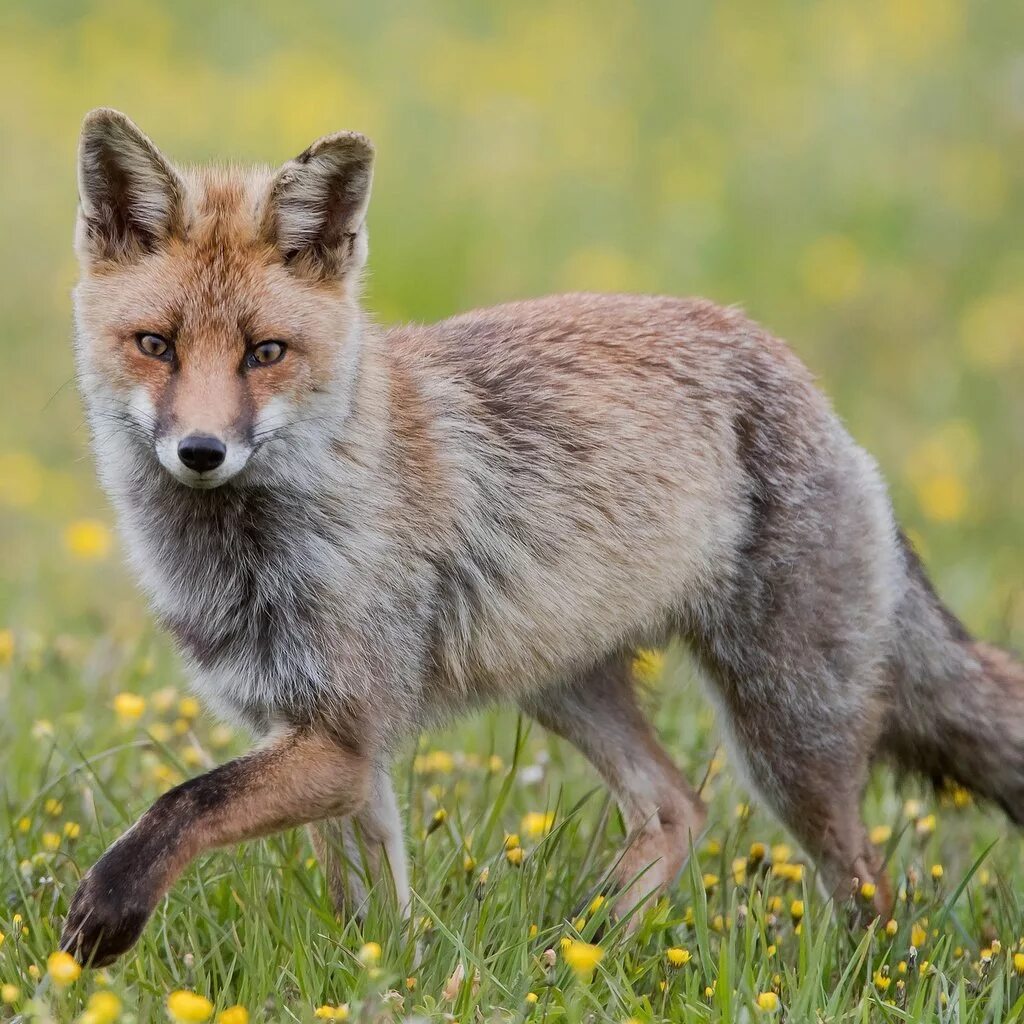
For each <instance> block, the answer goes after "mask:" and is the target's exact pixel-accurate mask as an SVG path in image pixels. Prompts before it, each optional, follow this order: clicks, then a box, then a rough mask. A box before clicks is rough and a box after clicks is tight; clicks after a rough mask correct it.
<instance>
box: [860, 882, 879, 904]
mask: <svg viewBox="0 0 1024 1024" xmlns="http://www.w3.org/2000/svg"><path fill="white" fill-rule="evenodd" d="M877 891H878V887H877V886H876V885H875V883H874V882H864V883H863V884H862V885H861V887H860V894H861V896H863V897H864V899H866V900H872V899H874V898H875V893H876V892H877Z"/></svg>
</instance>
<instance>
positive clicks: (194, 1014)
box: [167, 989, 213, 1024]
mask: <svg viewBox="0 0 1024 1024" xmlns="http://www.w3.org/2000/svg"><path fill="white" fill-rule="evenodd" d="M167 1013H168V1014H169V1015H170V1018H171V1020H173V1021H174V1022H175V1024H202V1022H203V1021H205V1020H209V1018H210V1014H212V1013H213V1003H211V1002H210V1000H209V999H207V998H206V996H201V995H198V994H197V993H195V992H189V991H188V990H187V989H178V991H177V992H172V993H171V994H170V995H169V996H168V997H167Z"/></svg>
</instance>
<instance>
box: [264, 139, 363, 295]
mask: <svg viewBox="0 0 1024 1024" xmlns="http://www.w3.org/2000/svg"><path fill="white" fill-rule="evenodd" d="M373 155H374V154H373V143H371V142H370V140H369V139H368V138H366V136H365V135H360V134H358V133H357V132H338V133H337V134H336V135H326V136H324V138H322V139H319V140H318V141H316V142H314V143H313V145H312V146H310V147H309V149H307V150H306V151H305V153H302V154H300V155H299V156H297V157H296V158H295V159H294V160H289V161H288V163H286V164H285V165H284V167H282V168H281V170H280V171H279V172H278V174H277V177H276V178H275V179H274V181H273V184H272V185H271V187H270V193H269V195H268V197H267V206H266V210H265V213H264V217H263V232H264V236H265V237H266V239H267V240H268V241H269V242H271V244H273V245H275V246H276V247H277V249H278V250H279V251H280V253H281V257H282V258H283V260H284V262H285V263H286V264H287V265H288V266H289V267H290V268H291V269H292V270H294V271H295V272H296V273H299V274H302V275H303V276H306V277H311V278H313V279H315V280H328V279H341V278H351V277H353V276H354V275H357V274H358V273H359V271H360V270H361V269H362V266H363V264H364V263H365V262H366V254H367V239H366V208H367V206H368V205H369V202H370V184H371V182H372V181H373Z"/></svg>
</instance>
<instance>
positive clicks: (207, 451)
mask: <svg viewBox="0 0 1024 1024" xmlns="http://www.w3.org/2000/svg"><path fill="white" fill-rule="evenodd" d="M227 453H228V449H227V445H225V444H224V442H223V441H221V440H220V439H219V438H216V437H210V435H209V434H189V436H188V437H186V438H184V439H183V440H181V441H179V442H178V458H179V459H181V461H182V462H183V463H184V464H185V465H186V466H188V468H189V469H194V470H195V471H196V472H197V473H208V472H209V471H210V470H211V469H216V468H217V467H218V466H219V465H220V464H221V463H222V462H223V461H224V457H225V456H226V455H227Z"/></svg>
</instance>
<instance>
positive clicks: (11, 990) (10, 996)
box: [0, 982, 21, 1006]
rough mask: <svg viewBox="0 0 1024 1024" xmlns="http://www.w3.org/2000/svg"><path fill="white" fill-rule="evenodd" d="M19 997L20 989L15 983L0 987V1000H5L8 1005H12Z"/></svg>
mask: <svg viewBox="0 0 1024 1024" xmlns="http://www.w3.org/2000/svg"><path fill="white" fill-rule="evenodd" d="M20 998H21V989H20V988H18V986H17V985H12V984H10V983H9V982H8V984H6V985H4V986H3V987H0V1000H2V1001H3V1002H5V1003H6V1004H7V1005H8V1006H14V1004H15V1003H16V1002H17V1001H18V1000H19V999H20Z"/></svg>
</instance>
